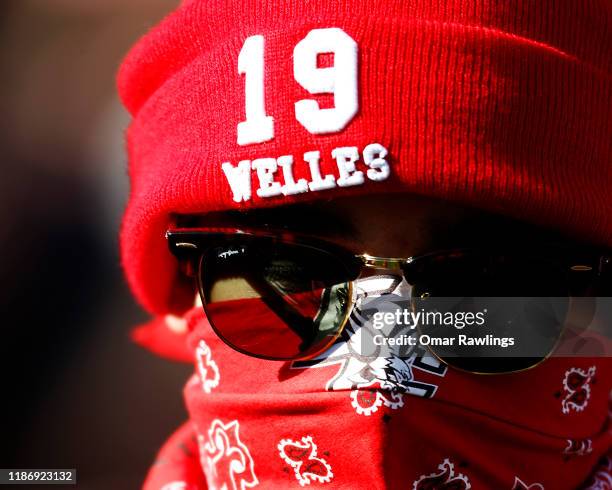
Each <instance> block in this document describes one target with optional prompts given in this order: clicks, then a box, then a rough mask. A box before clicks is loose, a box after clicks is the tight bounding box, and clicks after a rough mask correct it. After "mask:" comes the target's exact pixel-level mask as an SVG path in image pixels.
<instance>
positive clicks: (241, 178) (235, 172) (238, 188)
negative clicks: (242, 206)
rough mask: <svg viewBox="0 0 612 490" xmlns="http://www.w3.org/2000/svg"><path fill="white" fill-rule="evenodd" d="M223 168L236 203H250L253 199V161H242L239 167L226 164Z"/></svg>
mask: <svg viewBox="0 0 612 490" xmlns="http://www.w3.org/2000/svg"><path fill="white" fill-rule="evenodd" d="M221 168H222V169H223V173H224V174H225V177H226V178H227V181H228V183H229V185H230V187H231V189H232V192H233V194H234V202H242V201H249V200H250V199H251V161H250V160H242V161H240V162H239V163H238V167H234V166H233V165H232V164H231V163H229V162H225V163H223V164H222V165H221Z"/></svg>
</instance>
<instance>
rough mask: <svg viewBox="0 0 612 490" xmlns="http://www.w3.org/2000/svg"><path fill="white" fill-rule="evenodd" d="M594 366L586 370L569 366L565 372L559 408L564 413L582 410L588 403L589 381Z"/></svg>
mask: <svg viewBox="0 0 612 490" xmlns="http://www.w3.org/2000/svg"><path fill="white" fill-rule="evenodd" d="M595 370H596V368H595V366H591V367H590V368H589V369H588V370H586V371H585V370H583V369H580V368H570V369H568V370H567V371H566V372H565V378H564V380H563V389H564V390H565V397H564V398H563V400H562V402H561V410H562V411H563V413H564V414H568V413H570V412H571V411H575V412H582V411H583V410H584V409H585V408H586V407H587V405H588V403H589V398H590V397H591V381H592V379H593V376H595Z"/></svg>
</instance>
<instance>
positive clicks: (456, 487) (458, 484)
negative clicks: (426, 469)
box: [412, 458, 472, 490]
mask: <svg viewBox="0 0 612 490" xmlns="http://www.w3.org/2000/svg"><path fill="white" fill-rule="evenodd" d="M438 469H439V470H440V471H439V472H438V473H431V474H430V475H422V476H421V477H420V478H419V479H418V480H416V481H415V482H414V483H413V484H412V490H469V489H470V488H472V485H471V484H470V481H469V480H468V478H467V477H466V476H464V475H463V474H461V473H459V474H457V475H456V474H455V467H454V465H453V463H451V462H450V460H449V459H448V458H446V459H445V460H444V461H443V462H442V463H440V464H439V465H438Z"/></svg>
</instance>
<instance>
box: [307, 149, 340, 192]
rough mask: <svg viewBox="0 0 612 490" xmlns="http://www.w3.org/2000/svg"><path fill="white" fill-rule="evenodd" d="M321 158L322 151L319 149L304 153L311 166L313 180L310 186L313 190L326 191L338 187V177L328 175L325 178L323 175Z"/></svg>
mask: <svg viewBox="0 0 612 490" xmlns="http://www.w3.org/2000/svg"><path fill="white" fill-rule="evenodd" d="M320 158H321V153H320V152H318V151H307V152H306V153H304V161H305V162H308V166H309V167H310V176H311V181H310V183H309V184H308V188H309V189H310V190H311V191H324V190H326V189H333V188H334V187H336V179H335V178H334V176H333V175H326V176H325V178H323V177H321V169H320V168H319V160H320Z"/></svg>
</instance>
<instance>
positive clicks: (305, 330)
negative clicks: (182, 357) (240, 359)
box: [200, 241, 352, 360]
mask: <svg viewBox="0 0 612 490" xmlns="http://www.w3.org/2000/svg"><path fill="white" fill-rule="evenodd" d="M349 276H350V274H349V272H348V271H347V269H346V268H345V267H344V266H343V264H342V263H341V262H340V261H338V260H336V259H335V257H333V256H332V255H330V254H328V253H327V252H324V251H322V250H319V249H315V248H311V247H306V246H298V245H285V244H273V243H271V242H268V241H267V242H264V243H256V242H255V241H250V242H249V241H245V242H242V243H240V244H238V243H236V244H231V245H226V246H222V247H216V248H214V249H212V250H210V251H209V252H208V253H207V254H206V255H205V256H204V257H203V259H202V262H201V265H200V281H201V290H202V295H203V300H204V303H205V308H206V313H207V316H208V319H209V321H210V322H211V325H212V326H213V328H214V329H215V330H216V331H217V333H218V334H219V336H220V337H222V338H223V339H224V340H225V341H226V342H227V343H228V344H230V345H231V346H233V347H234V348H236V349H238V350H240V351H242V352H244V353H247V354H251V355H255V356H258V357H264V358H269V359H279V360H281V359H296V358H300V357H307V356H309V355H312V354H314V353H316V352H318V351H320V350H322V349H323V348H325V347H326V346H327V345H329V344H330V343H331V342H332V341H333V339H334V338H335V337H336V336H337V334H338V332H339V331H340V329H341V328H342V326H343V324H344V321H345V319H346V317H347V312H348V309H349V308H350V300H351V298H350V297H349V295H350V293H351V291H350V280H351V279H352V278H351V277H349Z"/></svg>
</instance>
